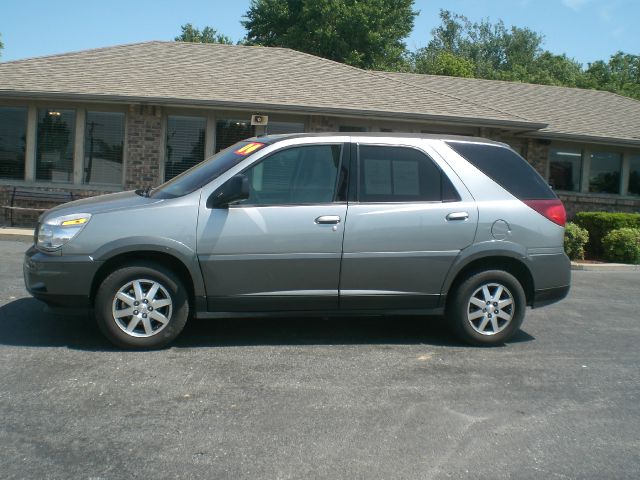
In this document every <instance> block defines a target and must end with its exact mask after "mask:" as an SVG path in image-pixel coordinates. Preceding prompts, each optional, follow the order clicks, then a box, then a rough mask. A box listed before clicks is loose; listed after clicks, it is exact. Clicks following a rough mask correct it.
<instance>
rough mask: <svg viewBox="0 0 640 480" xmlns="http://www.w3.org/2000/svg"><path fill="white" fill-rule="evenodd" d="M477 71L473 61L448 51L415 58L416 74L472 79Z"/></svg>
mask: <svg viewBox="0 0 640 480" xmlns="http://www.w3.org/2000/svg"><path fill="white" fill-rule="evenodd" d="M475 70H476V66H475V64H474V63H473V62H472V61H471V60H469V59H468V58H465V57H462V56H459V55H455V54H453V53H451V52H447V51H440V52H433V53H432V54H425V55H420V56H417V57H416V58H415V72H416V73H429V74H431V75H446V76H448V77H468V78H471V77H473V76H474V74H475Z"/></svg>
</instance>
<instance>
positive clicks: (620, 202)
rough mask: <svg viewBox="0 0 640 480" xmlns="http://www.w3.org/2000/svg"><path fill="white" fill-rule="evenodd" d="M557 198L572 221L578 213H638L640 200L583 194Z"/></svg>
mask: <svg viewBox="0 0 640 480" xmlns="http://www.w3.org/2000/svg"><path fill="white" fill-rule="evenodd" d="M558 196H559V197H560V200H562V203H564V206H565V208H566V210H567V217H568V218H569V219H572V218H573V217H575V215H576V213H578V212H596V211H598V212H625V213H640V198H638V199H631V198H616V197H612V196H597V195H593V194H590V195H587V194H584V193H574V194H564V193H559V194H558Z"/></svg>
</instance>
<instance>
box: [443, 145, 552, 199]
mask: <svg viewBox="0 0 640 480" xmlns="http://www.w3.org/2000/svg"><path fill="white" fill-rule="evenodd" d="M447 145H449V146H450V147H451V148H453V149H454V150H455V151H456V152H457V153H458V154H459V155H461V156H463V157H464V158H465V159H467V160H468V161H469V162H470V163H471V164H472V165H473V166H475V167H476V168H477V169H478V170H480V171H481V172H482V173H484V174H485V175H487V176H488V177H489V178H491V179H492V180H493V181H494V182H496V183H497V184H498V185H500V186H501V187H502V188H504V189H505V190H507V191H508V192H509V193H511V195H513V196H514V197H516V198H519V199H521V200H544V199H552V198H556V196H555V194H554V193H553V192H552V191H551V189H550V188H549V186H548V185H547V184H546V183H545V181H544V180H543V178H542V177H541V176H540V175H539V174H538V172H536V171H535V170H534V169H533V167H532V166H531V165H529V164H528V163H527V161H526V160H525V159H523V158H522V157H520V156H519V155H518V154H517V153H515V152H514V151H512V150H510V149H508V148H506V147H501V146H498V145H482V144H478V143H459V142H447Z"/></svg>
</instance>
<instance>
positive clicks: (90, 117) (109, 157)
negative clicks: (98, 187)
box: [84, 112, 124, 185]
mask: <svg viewBox="0 0 640 480" xmlns="http://www.w3.org/2000/svg"><path fill="white" fill-rule="evenodd" d="M123 144H124V113H117V112H87V120H86V126H85V129H84V183H100V184H107V185H121V184H122V146H123Z"/></svg>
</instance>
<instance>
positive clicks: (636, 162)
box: [628, 155, 640, 195]
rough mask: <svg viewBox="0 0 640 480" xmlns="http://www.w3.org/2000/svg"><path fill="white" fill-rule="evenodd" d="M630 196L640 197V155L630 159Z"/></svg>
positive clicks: (632, 156)
mask: <svg viewBox="0 0 640 480" xmlns="http://www.w3.org/2000/svg"><path fill="white" fill-rule="evenodd" d="M628 192H629V195H640V155H631V158H630V159H629V189H628Z"/></svg>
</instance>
